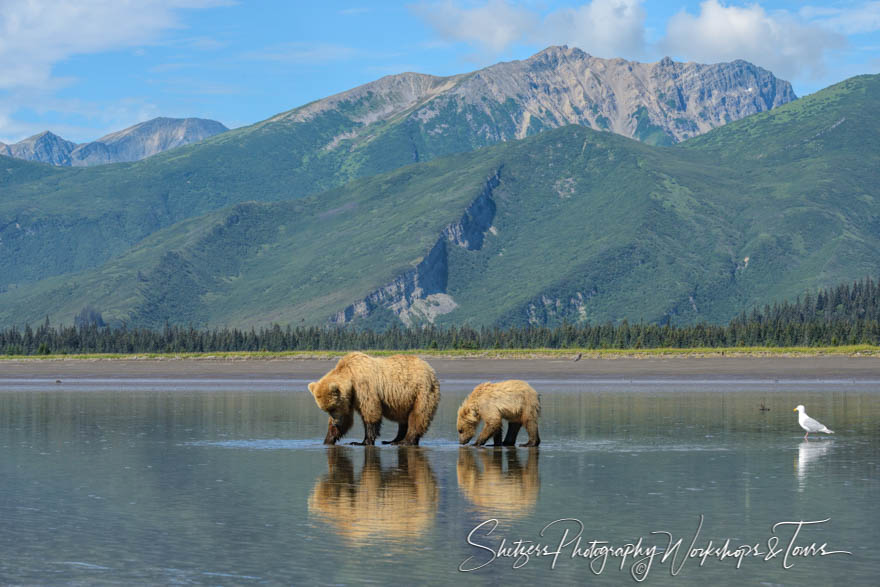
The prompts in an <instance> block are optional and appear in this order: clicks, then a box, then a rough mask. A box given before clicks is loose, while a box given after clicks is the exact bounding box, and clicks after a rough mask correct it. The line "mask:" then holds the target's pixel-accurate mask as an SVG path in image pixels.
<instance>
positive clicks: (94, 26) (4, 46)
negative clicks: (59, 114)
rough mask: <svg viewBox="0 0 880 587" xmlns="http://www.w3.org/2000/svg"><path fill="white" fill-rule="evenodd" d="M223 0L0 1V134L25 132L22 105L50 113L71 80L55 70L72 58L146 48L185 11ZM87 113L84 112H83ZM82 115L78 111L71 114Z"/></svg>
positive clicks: (175, 26) (174, 26) (175, 25)
mask: <svg viewBox="0 0 880 587" xmlns="http://www.w3.org/2000/svg"><path fill="white" fill-rule="evenodd" d="M226 4H229V2H228V1H226V0H27V1H6V0H3V1H0V92H5V95H2V94H0V95H2V98H0V132H2V133H3V135H5V136H10V135H12V136H16V135H20V134H21V133H22V132H27V130H26V127H27V126H28V125H27V124H23V123H17V122H16V121H15V113H16V111H17V110H18V109H20V108H21V107H23V106H27V107H28V108H31V109H34V110H38V109H44V110H45V109H53V108H54V107H53V106H52V105H53V104H55V105H57V104H58V103H59V102H58V101H57V100H53V96H54V92H55V91H56V90H58V89H59V88H60V87H63V86H65V85H68V84H70V83H71V82H72V80H64V79H59V78H57V77H56V76H54V75H53V68H54V66H55V65H56V64H57V63H60V62H62V61H64V60H66V59H68V58H70V57H73V56H75V55H84V54H91V53H100V52H103V51H111V50H118V49H126V48H136V47H139V46H142V45H149V44H151V43H155V42H157V41H159V40H160V37H161V35H162V34H163V33H164V32H166V31H168V30H174V29H179V28H182V24H181V22H180V20H179V13H180V11H181V10H184V9H198V8H207V7H211V6H219V5H226ZM86 110H88V109H86ZM75 113H76V114H78V115H85V114H84V113H82V112H75Z"/></svg>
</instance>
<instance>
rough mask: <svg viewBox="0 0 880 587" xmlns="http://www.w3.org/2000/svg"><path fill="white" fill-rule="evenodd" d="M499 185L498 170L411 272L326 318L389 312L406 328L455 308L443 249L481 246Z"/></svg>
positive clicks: (333, 319) (345, 319) (336, 319)
mask: <svg viewBox="0 0 880 587" xmlns="http://www.w3.org/2000/svg"><path fill="white" fill-rule="evenodd" d="M500 182H501V169H498V170H497V171H496V172H495V174H494V175H492V176H491V177H490V178H489V179H487V180H486V184H485V185H484V186H483V189H482V191H481V192H480V194H479V196H477V198H476V199H474V201H473V202H471V204H470V205H469V206H468V208H467V210H465V212H464V214H463V215H462V217H461V218H460V219H459V220H458V221H457V222H453V223H452V224H450V225H448V226H446V227H445V228H444V229H443V230H442V231H440V237H439V238H438V239H437V242H436V243H435V244H434V246H433V247H432V248H431V250H430V252H429V253H428V254H427V256H425V258H424V259H422V261H421V262H419V264H418V265H416V267H415V268H414V269H410V270H409V271H406V272H404V273H403V274H401V275H399V276H397V277H395V278H394V279H393V280H392V281H391V282H390V283H388V284H387V285H384V286H382V287H380V288H379V289H377V290H374V291H372V292H370V293H369V294H367V296H366V297H364V298H363V299H362V300H359V301H357V302H355V303H353V304H351V305H350V306H348V307H347V308H345V309H344V310H343V311H341V312H339V313H337V314H335V315H334V316H332V317H331V318H330V322H332V323H335V324H347V323H349V322H352V321H353V320H356V319H358V318H361V319H362V318H367V317H369V316H370V315H371V314H373V313H374V312H376V311H377V310H380V309H382V310H386V311H391V312H393V313H394V314H395V315H397V317H398V318H400V320H401V322H403V324H404V325H406V326H413V325H415V324H419V323H424V322H429V323H433V322H434V319H435V318H436V317H437V316H439V315H442V314H448V313H449V312H451V311H452V310H454V309H455V308H456V307H457V304H456V303H455V300H453V299H452V297H451V296H449V295H448V294H447V293H446V284H447V281H448V278H449V263H448V257H447V246H459V247H462V248H464V249H468V250H470V251H475V250H479V249H480V248H482V246H483V238H484V237H485V234H486V232H487V231H489V230H490V228H491V227H492V220H493V219H494V218H495V201H494V200H493V199H492V191H493V190H494V189H495V188H496V187H498V184H499V183H500Z"/></svg>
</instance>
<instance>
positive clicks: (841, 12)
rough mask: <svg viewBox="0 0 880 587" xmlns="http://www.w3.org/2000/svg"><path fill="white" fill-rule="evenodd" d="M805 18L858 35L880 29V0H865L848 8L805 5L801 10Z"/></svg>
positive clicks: (829, 27) (839, 30) (844, 32)
mask: <svg viewBox="0 0 880 587" xmlns="http://www.w3.org/2000/svg"><path fill="white" fill-rule="evenodd" d="M800 15H801V16H802V17H804V18H805V19H807V20H809V21H811V22H814V23H816V24H820V25H822V26H823V27H825V28H828V29H831V30H834V31H837V32H839V33H843V34H846V35H856V34H860V33H873V32H875V31H880V2H876V1H874V2H864V3H862V4H858V5H852V6H848V7H847V8H840V7H829V6H805V7H804V8H802V9H801V10H800Z"/></svg>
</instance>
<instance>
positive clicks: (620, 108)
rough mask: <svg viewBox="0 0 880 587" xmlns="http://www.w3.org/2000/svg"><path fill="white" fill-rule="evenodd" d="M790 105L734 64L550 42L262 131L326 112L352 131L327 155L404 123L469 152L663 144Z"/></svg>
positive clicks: (370, 91) (355, 93)
mask: <svg viewBox="0 0 880 587" xmlns="http://www.w3.org/2000/svg"><path fill="white" fill-rule="evenodd" d="M794 99H796V96H795V95H794V92H793V91H792V89H791V85H790V84H789V83H788V82H786V81H783V80H780V79H777V78H776V77H775V76H773V74H772V73H770V72H769V71H767V70H765V69H762V68H760V67H757V66H755V65H753V64H751V63H748V62H745V61H741V60H738V61H734V62H731V63H716V64H711V65H704V64H699V63H692V62H688V63H681V62H676V61H673V60H672V59H671V58H670V57H664V58H663V59H661V60H660V61H658V62H656V63H641V62H638V61H627V60H625V59H621V58H614V59H602V58H599V57H593V56H591V55H589V54H588V53H586V52H584V51H582V50H580V49H578V48H577V47H568V46H566V45H559V46H552V47H547V48H546V49H544V50H542V51H540V52H538V53H536V54H535V55H532V56H531V57H529V58H528V59H524V60H520V61H510V62H502V63H497V64H495V65H492V66H489V67H486V68H484V69H481V70H478V71H474V72H471V73H467V74H461V75H457V76H451V77H435V76H430V75H425V74H418V73H404V74H400V75H392V76H386V77H383V78H381V79H379V80H376V81H374V82H371V83H368V84H365V85H363V86H359V87H357V88H354V89H352V90H349V91H347V92H343V93H341V94H337V95H335V96H331V97H329V98H326V99H323V100H318V101H316V102H312V103H311V104H307V105H306V106H303V107H301V108H297V109H295V110H291V111H289V112H285V113H283V114H280V115H278V116H276V117H275V118H273V119H270V120H269V121H267V122H266V123H263V124H271V123H275V122H288V123H289V122H293V123H302V122H307V121H309V120H312V119H313V118H314V117H315V116H318V115H319V114H322V113H325V112H328V111H335V112H337V113H339V114H342V115H343V116H345V117H347V118H349V120H351V121H352V122H353V123H354V124H355V125H356V126H355V128H353V129H348V130H345V131H344V132H342V133H340V134H339V135H338V136H336V137H334V138H333V140H331V141H330V142H329V143H328V144H327V146H326V148H327V149H334V148H337V147H339V145H341V144H347V145H348V146H349V148H352V147H353V146H356V145H357V144H359V143H362V142H363V141H368V140H370V137H371V136H373V133H372V131H371V130H369V127H370V125H371V124H373V123H375V122H379V121H385V122H387V121H390V120H396V121H399V122H401V123H403V121H404V120H405V121H408V122H407V124H415V125H417V126H419V127H421V128H422V130H421V131H420V132H424V133H427V134H428V135H430V136H434V137H442V136H444V135H449V134H450V133H452V134H455V133H457V134H459V135H461V133H462V132H463V129H464V128H469V129H470V130H469V131H468V132H469V133H471V135H472V136H473V139H472V142H473V144H475V145H479V144H493V143H496V142H499V141H505V140H509V139H519V138H523V137H526V136H528V135H531V134H535V133H537V132H540V131H541V130H544V129H548V128H556V127H559V126H564V125H567V124H578V125H582V126H588V127H590V128H593V129H595V130H603V131H610V132H614V133H617V134H621V135H624V136H627V137H631V138H635V139H638V140H641V141H645V142H648V143H651V144H671V143H675V142H678V141H681V140H684V139H687V138H690V137H693V136H696V135H699V134H702V133H704V132H707V131H709V130H711V129H713V128H716V127H718V126H721V125H723V124H726V123H727V122H730V121H733V120H738V119H740V118H743V117H745V116H748V115H750V114H755V113H757V112H763V111H765V110H769V109H771V108H774V107H776V106H779V105H781V104H785V103H786V102H790V101H791V100H794ZM414 156H416V154H415V153H414Z"/></svg>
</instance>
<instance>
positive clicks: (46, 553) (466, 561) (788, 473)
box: [0, 379, 880, 585]
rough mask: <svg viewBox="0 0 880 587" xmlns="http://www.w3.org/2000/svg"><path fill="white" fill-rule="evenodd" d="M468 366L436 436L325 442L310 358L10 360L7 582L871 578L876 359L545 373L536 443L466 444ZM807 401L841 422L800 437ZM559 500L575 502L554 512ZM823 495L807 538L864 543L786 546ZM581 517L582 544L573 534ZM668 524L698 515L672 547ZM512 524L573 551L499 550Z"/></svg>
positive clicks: (1, 402)
mask: <svg viewBox="0 0 880 587" xmlns="http://www.w3.org/2000/svg"><path fill="white" fill-rule="evenodd" d="M473 383H474V382H472V381H464V380H459V381H443V382H442V389H443V399H442V401H441V405H440V409H439V411H438V414H437V417H436V418H435V420H434V424H433V425H432V428H431V431H430V433H429V434H428V436H426V437H425V438H424V439H423V446H422V447H420V448H410V449H405V448H394V447H376V448H362V447H349V446H340V447H334V448H325V447H324V446H322V445H321V444H320V441H321V439H323V436H324V432H325V425H326V416H325V415H323V414H322V413H321V412H319V411H318V409H317V407H316V406H315V405H314V403H313V401H312V399H311V397H310V396H309V395H308V394H307V393H303V392H302V391H301V390H302V389H303V388H304V385H302V382H298V381H289V382H285V383H279V382H278V381H271V380H265V381H260V380H257V381H249V382H246V383H244V382H242V381H240V380H239V381H236V380H217V381H208V380H204V381H192V380H179V381H177V380H175V381H169V380H164V381H160V380H148V379H139V380H127V381H119V380H107V379H104V380H98V379H96V380H79V381H72V382H67V381H65V383H64V385H63V386H55V385H54V381H48V380H47V381H34V380H7V381H5V382H3V383H2V387H0V479H2V480H3V481H2V485H0V583H3V584H9V583H14V584H53V585H56V584H89V585H94V584H120V583H136V584H183V585H187V584H196V585H202V584H204V585H238V584H244V585H247V584H255V585H256V584H333V585H338V584H359V583H364V582H373V583H378V584H385V583H397V584H418V583H427V584H458V583H464V584H477V585H482V584H487V585H488V584H497V583H501V582H504V583H513V584H535V583H540V584H543V583H548V582H551V581H553V582H556V583H559V584H576V583H577V584H580V583H584V582H591V583H598V584H605V585H618V584H634V583H635V582H634V580H633V579H632V577H631V573H636V574H640V573H644V572H646V571H647V577H646V581H645V583H646V584H653V585H691V584H701V585H716V584H730V585H741V584H767V585H804V584H816V585H819V584H839V583H844V582H845V583H847V584H849V585H874V584H876V577H877V574H878V572H880V551H878V543H880V531H878V522H880V515H878V513H877V512H878V509H877V504H878V500H880V385H878V384H877V383H876V382H861V383H856V384H853V383H847V382H844V381H830V382H824V383H813V384H807V383H803V382H774V383H767V382H760V381H756V382H743V381H711V382H696V383H695V382H693V381H680V382H669V381H653V382H645V381H641V382H635V383H631V382H626V381H603V382H596V381H592V382H582V381H581V382H579V381H571V380H569V381H553V380H544V381H541V382H540V383H537V382H536V384H535V386H536V388H538V389H539V391H540V392H541V394H542V407H543V414H542V420H541V425H540V426H541V438H542V444H541V447H540V448H539V449H537V450H534V449H524V448H518V449H492V448H487V449H473V448H459V447H458V445H457V444H456V442H455V422H454V420H455V410H456V408H457V405H458V403H459V402H460V401H461V399H462V398H463V397H464V396H465V395H466V393H467V391H468V390H469V389H470V388H471V387H472V386H473ZM59 387H61V388H59ZM762 402H763V403H764V405H765V406H766V407H769V408H770V410H769V411H766V412H761V411H760V410H759V406H760V405H761V403H762ZM799 403H802V404H804V405H805V406H806V407H807V411H808V413H809V414H810V415H811V416H813V417H815V418H817V419H819V420H821V421H822V422H823V423H825V424H827V425H828V426H829V427H830V428H832V429H834V430H835V431H836V432H837V434H836V435H834V436H833V437H822V438H819V437H816V438H812V437H811V439H810V440H809V441H804V440H803V433H802V431H801V430H800V428H799V427H798V426H797V418H796V414H794V413H793V412H792V408H793V407H794V406H795V405H797V404H799ZM394 432H395V426H394V425H393V424H391V423H386V424H385V428H384V433H383V438H386V439H388V438H391V437H392V436H393V434H394ZM359 434H362V428H361V427H360V426H357V427H356V428H355V429H354V430H353V431H352V433H351V435H350V437H349V438H348V439H347V440H359V439H360V436H358V435H359ZM520 441H521V442H523V441H525V431H523V432H522V434H521V437H520ZM701 516H703V521H702V526H701V527H700V529H699V535H698V536H697V537H696V538H695V533H696V532H697V529H698V526H699V525H700V519H701ZM565 518H570V519H574V520H578V521H579V522H577V521H568V522H557V523H556V524H555V525H552V526H550V527H549V528H548V529H547V530H546V531H545V533H544V536H543V537H542V536H541V535H540V533H541V530H542V528H544V527H545V526H546V525H548V524H550V523H551V522H554V521H556V520H561V519H565ZM493 519H494V520H497V527H494V523H492V522H489V523H488V525H483V526H480V524H481V523H483V522H486V521H487V520H493ZM825 519H830V520H829V521H828V522H824V523H822V524H816V525H812V526H806V527H803V528H802V529H801V531H800V534H799V536H798V538H797V539H796V540H795V544H796V545H797V546H808V545H810V544H812V543H814V542H815V543H817V545H821V544H823V543H827V546H826V547H825V549H826V551H832V550H843V551H849V552H851V553H852V554H851V555H847V554H833V555H826V556H811V557H804V556H797V557H795V556H791V555H790V556H789V559H788V561H787V563H788V564H789V565H791V568H784V564H783V563H784V562H785V561H784V560H783V557H784V554H785V549H786V547H787V546H788V544H789V541H790V539H791V537H792V534H793V530H794V528H793V527H791V526H787V525H786V526H782V527H778V528H777V530H776V533H775V534H774V533H773V531H772V530H771V526H772V525H773V524H775V523H777V522H796V521H801V520H804V521H818V520H825ZM579 523H580V524H583V534H582V538H581V542H580V544H579V547H580V550H579V551H577V550H576V545H575V544H574V541H573V540H572V541H571V543H570V544H568V545H566V546H564V547H562V548H561V549H560V548H559V543H560V541H561V540H562V539H563V534H564V533H565V532H566V531H568V535H567V538H566V539H567V540H568V539H571V538H572V533H573V532H574V531H575V528H576V527H578V526H579ZM478 526H480V527H479V528H478V529H476V530H475V528H477V527H478ZM490 528H494V529H493V531H492V532H491V533H489V529H490ZM472 531H473V534H472V535H471V539H470V540H471V542H472V543H473V544H468V535H469V533H471V532H472ZM652 532H668V533H670V534H671V535H672V537H673V543H674V541H675V540H678V539H679V538H681V539H682V545H681V547H680V548H679V550H678V551H677V554H676V556H675V557H674V559H673V556H672V555H670V557H669V558H668V559H667V561H666V562H663V561H662V560H661V559H662V557H663V553H662V552H660V550H661V549H664V548H666V547H667V546H668V543H669V539H668V538H667V536H666V535H664V534H652ZM773 536H776V537H778V539H779V542H778V544H777V547H776V550H780V549H781V552H780V554H778V555H777V556H775V557H772V558H770V559H769V560H765V558H767V554H766V551H767V542H768V539H771V537H773ZM640 538H641V539H642V546H643V548H649V547H651V546H657V547H658V553H657V554H656V555H655V557H654V558H653V560H652V561H651V566H650V568H649V569H646V568H644V566H634V559H633V557H632V556H628V557H627V558H626V559H625V560H624V561H623V564H622V565H621V558H620V557H615V556H613V555H609V556H608V557H607V558H606V559H605V566H604V568H602V567H601V564H602V560H603V559H602V558H601V557H600V556H599V554H598V553H594V554H595V556H594V557H593V558H592V559H590V558H584V557H583V556H579V557H575V558H573V557H572V554H573V553H576V552H578V553H580V554H583V553H584V552H585V551H588V549H589V546H590V544H589V543H590V541H592V540H596V541H607V542H609V543H610V544H611V545H615V546H624V545H626V544H627V543H633V542H637V541H638V540H639V539H640ZM728 538H729V539H730V540H731V542H730V550H731V551H733V550H736V548H737V547H738V546H739V545H741V544H750V545H756V544H757V546H758V548H759V550H761V551H764V553H765V554H764V555H763V556H748V557H744V558H743V560H742V562H741V566H740V568H739V569H737V568H736V567H737V563H738V560H737V559H736V558H732V557H728V558H726V559H725V560H718V559H717V558H708V559H707V560H706V561H705V562H704V563H703V564H702V566H701V564H700V559H699V558H690V559H687V560H684V555H685V554H686V552H685V551H686V549H687V548H688V547H689V546H690V545H691V542H692V541H693V542H694V548H704V547H705V546H706V545H707V543H708V542H709V540H713V541H714V542H713V546H718V545H719V544H720V543H723V542H724V540H725V539H728ZM502 539H504V540H505V546H506V547H507V548H508V549H512V548H513V547H514V546H515V544H513V543H515V541H517V540H520V539H522V540H530V541H534V542H540V543H541V544H543V545H545V546H546V550H547V551H553V550H561V552H560V554H559V555H558V557H557V558H556V559H555V564H554V559H553V557H552V556H549V555H544V556H534V555H532V556H530V557H529V558H528V560H527V561H526V560H525V558H523V557H520V558H516V557H498V558H497V559H495V560H494V561H492V562H489V561H490V560H491V559H492V556H493V555H492V554H490V549H492V550H495V551H496V552H497V549H498V547H499V545H500V543H501V540H502ZM719 541H720V542H719ZM507 553H509V550H508V551H507ZM643 557H644V555H642V557H640V558H643ZM647 560H648V559H645V561H647ZM683 561H684V562H683ZM682 562H683V564H682ZM484 563H485V564H484ZM481 565H483V566H482V567H481V568H479V569H477V570H474V571H471V572H467V573H463V572H461V571H459V568H460V567H461V566H464V567H465V568H473V567H478V566H481ZM515 565H517V566H519V568H514V566H515ZM621 567H622V568H621ZM673 572H675V573H676V574H675V575H673V574H672V573H673ZM640 576H641V575H640Z"/></svg>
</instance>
